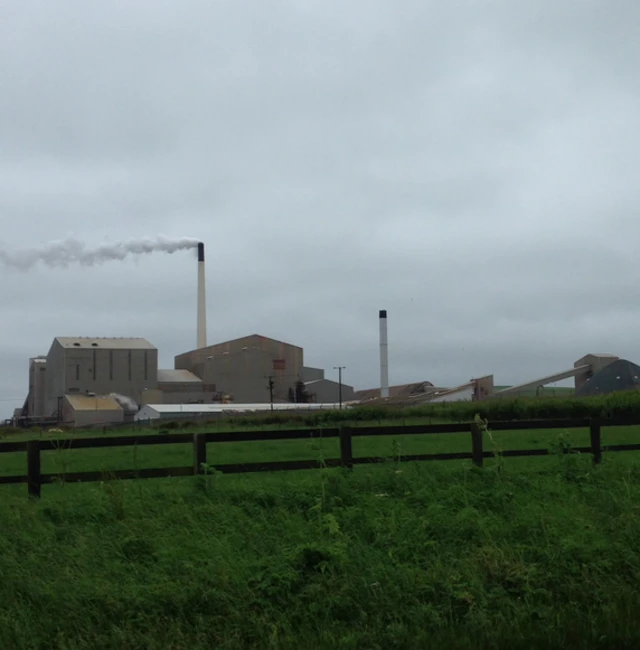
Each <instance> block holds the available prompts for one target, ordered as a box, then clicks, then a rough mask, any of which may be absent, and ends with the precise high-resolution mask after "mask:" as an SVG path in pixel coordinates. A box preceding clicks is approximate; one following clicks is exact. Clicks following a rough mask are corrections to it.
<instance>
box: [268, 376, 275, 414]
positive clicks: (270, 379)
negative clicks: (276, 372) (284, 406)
mask: <svg viewBox="0 0 640 650" xmlns="http://www.w3.org/2000/svg"><path fill="white" fill-rule="evenodd" d="M267 379H268V380H269V385H268V386H267V388H268V389H269V401H270V402H271V410H272V411H273V388H274V386H275V382H274V381H273V375H269V376H268V377H267Z"/></svg>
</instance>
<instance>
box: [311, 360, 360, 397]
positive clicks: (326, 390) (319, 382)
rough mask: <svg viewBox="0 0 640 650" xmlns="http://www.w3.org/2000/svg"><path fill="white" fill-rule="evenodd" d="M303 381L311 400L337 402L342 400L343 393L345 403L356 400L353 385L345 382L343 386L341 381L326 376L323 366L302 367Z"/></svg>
mask: <svg viewBox="0 0 640 650" xmlns="http://www.w3.org/2000/svg"><path fill="white" fill-rule="evenodd" d="M302 381H303V382H304V387H305V389H306V390H307V392H308V393H309V396H310V397H311V400H312V401H313V402H317V403H318V404H337V403H338V402H340V396H341V395H342V402H343V403H344V402H350V401H353V400H354V393H355V390H354V388H353V386H349V385H348V384H344V383H343V384H342V388H341V387H340V383H339V382H337V381H333V380H332V379H327V378H326V377H325V376H324V370H323V369H322V368H312V367H311V366H305V367H304V368H303V369H302Z"/></svg>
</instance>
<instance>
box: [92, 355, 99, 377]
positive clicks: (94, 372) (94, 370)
mask: <svg viewBox="0 0 640 650" xmlns="http://www.w3.org/2000/svg"><path fill="white" fill-rule="evenodd" d="M97 360H98V358H97V356H96V351H95V350H94V351H93V381H95V380H96V362H97Z"/></svg>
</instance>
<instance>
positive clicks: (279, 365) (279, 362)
mask: <svg viewBox="0 0 640 650" xmlns="http://www.w3.org/2000/svg"><path fill="white" fill-rule="evenodd" d="M286 368H287V362H286V361H285V360H284V359H274V360H273V369H274V370H286Z"/></svg>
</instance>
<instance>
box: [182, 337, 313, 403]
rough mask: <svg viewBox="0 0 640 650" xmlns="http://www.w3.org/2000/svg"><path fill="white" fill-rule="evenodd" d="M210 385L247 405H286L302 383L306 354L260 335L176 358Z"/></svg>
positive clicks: (185, 367)
mask: <svg viewBox="0 0 640 650" xmlns="http://www.w3.org/2000/svg"><path fill="white" fill-rule="evenodd" d="M175 367H176V369H177V370H188V371H189V372H191V373H193V374H194V375H196V376H197V377H200V379H202V380H203V381H204V382H205V383H206V384H209V385H215V387H216V390H217V391H220V392H222V393H224V394H227V395H229V396H230V397H231V399H232V400H233V401H234V402H238V403H243V404H259V403H262V404H265V403H270V402H272V401H273V402H274V403H278V402H280V403H284V402H289V401H290V392H289V389H290V388H291V387H292V386H294V385H295V383H296V382H298V381H301V380H302V370H303V350H302V348H301V347H298V346H297V345H291V344H290V343H285V342H283V341H278V340H276V339H270V338H267V337H265V336H260V335H259V334H252V335H250V336H245V337H243V338H238V339H233V340H231V341H225V342H223V343H217V344H216V345H210V346H208V347H205V348H200V349H197V350H191V351H190V352H185V353H184V354H180V355H178V356H176V358H175Z"/></svg>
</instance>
